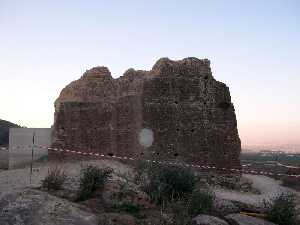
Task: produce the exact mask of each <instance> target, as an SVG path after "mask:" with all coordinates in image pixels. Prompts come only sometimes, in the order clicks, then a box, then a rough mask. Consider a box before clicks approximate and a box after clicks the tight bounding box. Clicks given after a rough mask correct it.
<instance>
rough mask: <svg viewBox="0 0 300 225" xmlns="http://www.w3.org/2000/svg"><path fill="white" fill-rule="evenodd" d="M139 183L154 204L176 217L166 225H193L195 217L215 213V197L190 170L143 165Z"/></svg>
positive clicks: (137, 168)
mask: <svg viewBox="0 0 300 225" xmlns="http://www.w3.org/2000/svg"><path fill="white" fill-rule="evenodd" d="M135 181H136V182H137V183H139V184H140V185H141V189H142V190H143V191H145V192H146V193H147V194H148V195H149V196H150V198H151V200H152V202H153V203H155V204H157V205H158V206H160V207H161V209H162V210H164V211H166V212H170V213H171V214H172V215H173V217H172V220H171V221H169V222H167V221H164V223H163V224H172V225H182V224H189V223H190V222H191V219H192V218H193V217H194V216H196V215H198V214H205V213H208V214H209V213H211V211H212V208H213V202H214V194H213V193H212V192H211V191H209V190H208V189H205V188H203V187H202V188H201V187H199V178H198V177H197V176H196V175H195V174H194V172H193V171H192V170H191V169H189V168H186V167H179V166H166V165H161V164H145V163H139V164H138V165H137V166H136V177H135Z"/></svg>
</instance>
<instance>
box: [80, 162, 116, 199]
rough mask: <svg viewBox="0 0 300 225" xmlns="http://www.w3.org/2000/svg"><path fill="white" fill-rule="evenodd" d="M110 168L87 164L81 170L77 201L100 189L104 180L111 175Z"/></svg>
mask: <svg viewBox="0 0 300 225" xmlns="http://www.w3.org/2000/svg"><path fill="white" fill-rule="evenodd" d="M112 172H113V170H112V169H111V168H104V169H101V168H98V167H96V166H93V165H88V166H86V167H85V168H83V169H82V170H81V177H80V186H79V192H78V198H77V199H78V201H82V200H86V199H88V198H89V197H91V195H92V194H93V192H94V191H95V190H97V189H102V188H103V186H104V184H105V182H106V181H107V180H108V179H109V178H110V177H111V174H112Z"/></svg>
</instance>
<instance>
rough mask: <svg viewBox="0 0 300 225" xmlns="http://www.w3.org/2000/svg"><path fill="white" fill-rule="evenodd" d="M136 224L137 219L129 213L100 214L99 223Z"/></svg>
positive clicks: (109, 224)
mask: <svg viewBox="0 0 300 225" xmlns="http://www.w3.org/2000/svg"><path fill="white" fill-rule="evenodd" d="M106 224H107V225H135V224H137V220H136V219H135V218H134V217H133V216H131V215H128V214H122V213H103V214H101V215H100V219H99V225H106Z"/></svg>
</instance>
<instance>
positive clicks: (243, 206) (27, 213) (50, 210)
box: [0, 160, 300, 225]
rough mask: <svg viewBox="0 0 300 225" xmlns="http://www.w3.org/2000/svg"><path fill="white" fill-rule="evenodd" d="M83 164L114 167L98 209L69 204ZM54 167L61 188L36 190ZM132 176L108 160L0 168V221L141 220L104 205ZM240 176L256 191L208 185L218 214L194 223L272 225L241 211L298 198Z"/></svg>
mask: <svg viewBox="0 0 300 225" xmlns="http://www.w3.org/2000/svg"><path fill="white" fill-rule="evenodd" d="M87 164H93V165H97V166H98V167H101V168H105V167H110V168H113V169H114V174H113V177H112V178H111V180H110V181H109V182H108V184H107V185H106V187H105V189H104V191H103V199H104V201H103V207H102V202H100V203H99V200H97V199H91V200H89V201H85V202H81V203H80V204H79V203H76V202H74V194H75V193H76V190H77V189H78V180H79V179H78V178H79V175H80V169H81V168H82V167H83V166H84V165H87ZM57 166H58V167H61V168H63V169H64V171H65V172H66V175H67V177H68V180H67V182H66V183H65V185H64V190H62V191H57V192H53V193H51V192H50V193H47V192H46V191H43V190H41V189H40V186H41V180H42V179H44V178H45V176H46V175H47V173H48V170H49V168H51V167H57ZM131 174H132V168H131V167H130V166H128V165H126V164H123V163H121V162H118V161H109V160H92V161H84V162H78V161H76V162H67V163H63V164H62V163H58V162H51V163H50V162H48V163H43V164H35V166H34V169H33V172H32V175H31V176H30V168H28V167H26V168H22V169H15V170H9V171H0V224H1V225H50V224H51V225H52V224H57V225H73V224H74V225H113V224H119V225H139V224H141V223H139V220H138V219H137V218H136V217H134V216H132V215H130V214H126V213H116V212H106V211H105V207H107V205H109V204H110V200H109V199H110V197H111V196H113V195H114V194H115V193H117V190H119V189H120V187H121V185H120V184H121V183H122V182H123V183H124V182H127V183H128V179H127V178H128V177H130V176H131ZM243 179H245V180H247V181H251V182H252V185H253V188H254V189H255V190H257V191H258V192H259V194H254V193H250V192H247V193H245V192H241V191H236V190H229V189H226V188H222V187H220V186H214V187H211V188H212V189H213V190H214V192H215V195H216V200H215V203H214V205H215V211H216V213H215V214H216V215H218V217H219V218H217V217H216V215H214V216H209V215H199V216H197V217H196V218H194V220H193V223H194V224H199V225H210V224H211V225H226V224H229V225H260V224H261V225H272V224H273V223H270V222H267V221H265V220H262V219H259V218H254V217H250V216H246V215H242V214H240V212H241V211H248V212H250V211H251V212H263V208H262V201H263V200H264V199H271V198H272V197H274V196H275V195H277V194H280V193H282V192H294V193H295V194H296V195H297V196H298V201H299V206H300V200H299V199H300V193H298V192H295V191H292V190H290V189H288V188H285V187H282V186H281V185H280V182H278V181H276V180H273V179H271V178H268V177H264V176H256V175H243ZM128 185H129V187H130V189H131V191H133V193H134V196H135V198H136V201H138V202H139V203H141V204H143V206H144V208H145V210H146V211H145V212H146V213H147V215H150V216H149V219H146V220H143V222H144V223H143V224H149V225H151V224H153V225H154V224H155V225H159V224H158V221H157V220H156V219H157V218H158V217H159V216H160V210H159V209H156V208H155V207H154V206H153V205H152V204H151V203H149V201H148V199H147V196H146V195H145V193H142V192H141V191H139V190H137V188H136V187H135V185H134V184H132V183H130V182H129V183H128ZM104 202H105V203H104ZM99 205H100V206H101V207H99ZM147 217H148V216H147ZM108 221H109V222H108Z"/></svg>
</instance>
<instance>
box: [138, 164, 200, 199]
mask: <svg viewBox="0 0 300 225" xmlns="http://www.w3.org/2000/svg"><path fill="white" fill-rule="evenodd" d="M144 173H146V177H147V180H146V181H145V182H144V183H143V184H142V189H143V191H145V192H146V193H147V194H148V195H149V196H150V198H151V200H152V201H153V202H155V203H158V204H161V203H163V202H164V201H175V200H177V199H182V198H183V197H184V196H185V195H188V194H191V193H192V192H193V189H194V187H195V185H196V183H197V178H196V176H195V175H194V173H193V172H192V171H191V170H190V169H188V168H184V167H178V166H166V165H160V164H149V166H148V168H147V169H145V172H144Z"/></svg>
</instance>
